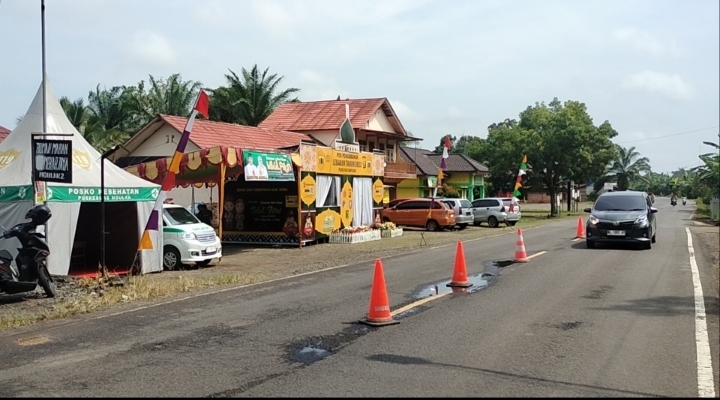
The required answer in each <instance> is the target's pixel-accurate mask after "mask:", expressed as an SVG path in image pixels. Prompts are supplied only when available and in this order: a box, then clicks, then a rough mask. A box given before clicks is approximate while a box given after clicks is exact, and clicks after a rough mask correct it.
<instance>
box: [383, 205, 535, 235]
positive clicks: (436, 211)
mask: <svg viewBox="0 0 720 400" xmlns="http://www.w3.org/2000/svg"><path fill="white" fill-rule="evenodd" d="M381 215H382V219H383V222H392V223H394V224H395V225H400V226H413V227H424V228H425V229H427V230H429V231H438V230H442V229H465V228H466V227H467V226H468V225H470V224H473V225H476V226H479V225H480V224H482V223H483V222H484V223H487V224H488V226H490V227H492V228H497V227H498V226H500V224H501V223H505V224H507V225H509V226H512V225H515V224H516V223H517V222H518V221H519V220H520V218H521V214H520V204H519V203H518V201H517V199H514V198H510V197H507V198H505V197H489V198H484V199H478V200H475V201H473V202H472V203H471V202H470V201H468V200H466V199H454V198H445V197H436V198H434V199H431V198H425V197H416V198H405V199H395V200H392V201H390V202H389V203H388V205H387V207H386V208H384V209H383V210H382V212H381Z"/></svg>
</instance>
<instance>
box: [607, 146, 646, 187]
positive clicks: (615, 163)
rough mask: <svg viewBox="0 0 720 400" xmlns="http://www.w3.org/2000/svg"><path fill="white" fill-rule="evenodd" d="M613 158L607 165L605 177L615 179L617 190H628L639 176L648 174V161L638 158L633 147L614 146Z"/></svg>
mask: <svg viewBox="0 0 720 400" xmlns="http://www.w3.org/2000/svg"><path fill="white" fill-rule="evenodd" d="M615 149H616V152H615V157H614V158H613V159H612V161H611V162H610V163H609V165H608V168H607V173H606V176H607V177H610V178H614V179H617V184H618V189H619V190H628V189H629V188H630V185H631V184H633V183H634V182H635V181H636V180H637V179H638V178H640V176H641V174H642V173H644V172H650V160H649V159H648V158H647V157H640V153H638V152H637V151H635V147H630V148H629V149H626V148H624V147H622V146H620V145H617V144H616V145H615Z"/></svg>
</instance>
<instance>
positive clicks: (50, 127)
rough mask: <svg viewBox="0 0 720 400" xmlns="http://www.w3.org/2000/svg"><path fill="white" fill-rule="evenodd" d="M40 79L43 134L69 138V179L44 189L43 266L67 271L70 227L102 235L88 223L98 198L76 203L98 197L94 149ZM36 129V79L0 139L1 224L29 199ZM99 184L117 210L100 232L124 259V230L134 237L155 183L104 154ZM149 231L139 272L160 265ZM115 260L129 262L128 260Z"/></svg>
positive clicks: (20, 217) (19, 217)
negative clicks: (149, 245)
mask: <svg viewBox="0 0 720 400" xmlns="http://www.w3.org/2000/svg"><path fill="white" fill-rule="evenodd" d="M45 82H46V85H45V86H46V90H47V93H46V96H45V97H46V101H47V102H46V112H47V114H46V118H47V131H46V132H45V133H46V135H45V137H46V138H47V139H60V140H69V141H72V173H73V181H72V183H70V184H59V183H49V184H48V185H47V190H46V195H47V197H46V200H47V202H48V205H49V206H50V209H51V210H52V212H53V217H52V218H51V219H50V221H48V224H47V229H48V231H47V232H46V235H47V239H48V245H49V246H50V248H51V253H50V256H49V257H48V269H49V271H50V273H51V274H53V275H67V274H68V272H69V269H70V263H71V256H72V254H74V251H75V249H76V248H77V243H78V242H77V236H76V228H77V229H78V230H80V234H81V235H79V236H82V237H84V238H90V239H93V240H97V238H99V237H102V234H101V233H100V229H99V227H97V230H96V229H95V228H94V227H90V226H89V225H92V224H94V223H95V222H97V221H99V220H100V218H99V217H100V215H99V213H100V207H98V204H93V205H90V204H88V205H86V206H85V207H81V205H82V204H83V203H98V202H100V200H101V193H100V186H101V185H100V183H101V179H102V178H101V176H100V172H101V168H100V153H99V152H98V151H97V150H95V149H94V148H93V147H92V146H91V145H90V144H89V143H88V142H87V141H86V140H85V138H84V137H83V136H82V135H81V134H80V133H79V132H78V130H77V129H76V128H75V127H74V126H73V125H72V123H71V122H70V120H69V119H68V118H67V116H66V115H65V112H64V110H63V108H62V106H61V105H60V102H59V101H58V99H57V97H55V93H53V90H52V88H51V87H50V84H49V82H47V77H46V78H45ZM42 130H43V85H42V83H41V85H40V88H39V89H38V91H37V93H36V94H35V98H34V100H33V101H32V103H31V104H30V107H29V108H28V111H27V113H26V114H25V116H24V117H23V119H22V121H21V122H20V123H19V124H18V126H17V127H16V128H15V129H14V130H13V131H12V132H11V133H10V135H9V136H8V137H7V138H6V139H5V140H4V141H3V142H2V143H0V223H2V224H3V225H5V226H12V225H14V224H16V223H19V222H23V221H24V220H25V218H24V216H25V213H26V212H27V210H29V209H30V208H31V207H32V206H33V204H34V201H35V199H34V197H33V193H34V189H33V185H32V157H33V156H32V153H33V151H32V145H31V139H32V134H33V133H42ZM53 133H62V134H72V136H70V137H67V136H53V135H52V134H53ZM104 184H105V201H106V202H110V203H112V204H111V205H112V206H113V207H109V208H112V209H115V210H117V211H115V212H114V213H111V215H108V214H106V215H105V217H106V225H105V228H106V230H105V232H106V233H105V234H107V235H108V236H107V237H108V238H109V239H108V242H107V246H108V250H114V253H115V254H117V255H118V257H117V260H118V263H123V264H125V263H126V262H125V261H122V260H124V259H132V257H133V255H134V253H133V251H134V249H136V248H137V247H136V246H134V245H132V244H130V245H129V247H128V246H126V245H127V244H128V243H131V240H128V239H129V236H128V233H129V232H132V230H133V229H137V231H138V236H137V239H138V240H139V237H140V234H142V231H143V230H144V227H145V223H146V222H147V220H148V219H149V218H150V212H151V211H152V209H153V205H154V203H155V199H156V198H157V196H158V194H159V193H160V186H159V185H156V184H154V183H152V182H148V181H146V180H144V179H141V178H139V177H136V176H133V175H132V174H130V173H128V172H127V171H125V170H123V169H121V168H119V167H117V166H116V165H115V164H113V163H112V162H110V161H108V160H105V168H104ZM83 214H85V215H86V217H85V218H84V221H86V222H85V223H84V225H83V226H80V227H78V220H79V219H82V218H81V216H82V215H83ZM113 235H115V236H113ZM151 236H152V240H153V243H155V244H157V246H156V247H155V248H154V249H153V250H145V251H143V252H141V255H140V262H141V265H142V271H143V272H151V271H161V270H162V233H161V232H153V233H152V234H151ZM113 237H122V238H123V240H119V239H118V240H114V239H113ZM88 240H89V239H88ZM123 246H125V247H123ZM14 247H16V243H13V242H12V241H0V249H8V250H11V252H13V248H14ZM92 247H96V246H92ZM97 247H99V246H97ZM126 247H127V248H126ZM128 249H129V250H128ZM126 256H128V257H126ZM83 258H84V256H83ZM84 264H85V267H87V266H88V264H87V263H84ZM90 266H91V267H92V265H90ZM118 266H119V267H129V265H122V266H121V265H118ZM108 267H110V266H109V265H108Z"/></svg>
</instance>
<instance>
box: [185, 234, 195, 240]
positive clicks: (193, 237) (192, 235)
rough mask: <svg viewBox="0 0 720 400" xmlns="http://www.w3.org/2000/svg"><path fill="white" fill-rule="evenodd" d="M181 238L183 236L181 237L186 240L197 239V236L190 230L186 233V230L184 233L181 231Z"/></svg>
mask: <svg viewBox="0 0 720 400" xmlns="http://www.w3.org/2000/svg"><path fill="white" fill-rule="evenodd" d="M182 238H183V239H186V240H197V236H195V234H194V233H192V232H190V233H187V232H186V233H183V234H182Z"/></svg>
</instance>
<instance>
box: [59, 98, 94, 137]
mask: <svg viewBox="0 0 720 400" xmlns="http://www.w3.org/2000/svg"><path fill="white" fill-rule="evenodd" d="M60 106H61V107H62V109H63V111H65V115H67V117H68V120H70V123H71V124H73V126H74V127H75V129H77V130H78V132H80V133H82V130H83V129H84V127H85V123H86V122H87V119H88V113H87V108H86V107H85V100H84V99H82V98H79V99H77V100H75V101H70V99H68V98H67V97H66V96H63V97H61V98H60Z"/></svg>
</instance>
